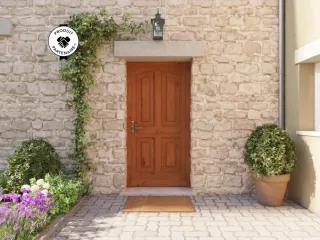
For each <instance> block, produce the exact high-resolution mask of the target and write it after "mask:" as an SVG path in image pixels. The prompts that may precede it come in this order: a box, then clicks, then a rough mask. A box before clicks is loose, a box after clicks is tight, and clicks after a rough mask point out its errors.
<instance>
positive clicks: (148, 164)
mask: <svg viewBox="0 0 320 240" xmlns="http://www.w3.org/2000/svg"><path fill="white" fill-rule="evenodd" d="M127 83H128V84H127V113H128V115H127V153H128V156H127V186H128V187H133V186H190V143H189V141H190V94H191V93H190V64H189V63H145V62H140V63H132V62H130V63H127ZM132 121H134V125H135V127H134V131H132V123H133V122H132Z"/></svg>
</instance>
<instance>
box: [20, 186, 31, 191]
mask: <svg viewBox="0 0 320 240" xmlns="http://www.w3.org/2000/svg"><path fill="white" fill-rule="evenodd" d="M22 189H25V190H27V191H28V192H29V191H30V186H29V185H28V184H25V185H23V186H22V187H21V191H22Z"/></svg>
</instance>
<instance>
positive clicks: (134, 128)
mask: <svg viewBox="0 0 320 240" xmlns="http://www.w3.org/2000/svg"><path fill="white" fill-rule="evenodd" d="M135 131H136V123H135V122H134V121H131V133H132V134H134V133H135Z"/></svg>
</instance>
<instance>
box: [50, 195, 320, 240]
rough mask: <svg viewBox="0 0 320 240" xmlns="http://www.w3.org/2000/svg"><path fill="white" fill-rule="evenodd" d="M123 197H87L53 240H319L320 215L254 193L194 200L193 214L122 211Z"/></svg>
mask: <svg viewBox="0 0 320 240" xmlns="http://www.w3.org/2000/svg"><path fill="white" fill-rule="evenodd" d="M125 200H126V198H125V197H121V196H117V195H100V196H90V197H88V198H87V199H86V200H85V201H84V203H83V205H82V207H81V208H80V209H79V210H78V211H77V212H76V213H75V214H74V215H73V216H71V217H70V218H69V219H67V220H66V222H65V226H64V228H63V229H62V230H61V232H59V233H57V234H56V236H54V237H52V239H55V240H59V239H61V240H62V239H63V240H65V239H105V240H131V239H133V240H166V239H172V240H180V239H183V240H233V239H236V240H244V239H250V240H256V239H259V240H271V239H281V240H286V239H288V240H289V239H290V240H305V239H307V240H320V216H317V215H316V214H313V213H311V212H310V211H308V210H307V209H304V208H302V207H300V206H299V205H297V204H295V203H293V202H291V201H286V202H285V203H284V204H283V206H281V207H276V208H273V207H265V206H262V205H260V204H259V203H258V201H257V200H256V198H255V197H254V195H248V194H246V195H210V196H197V197H192V201H193V203H194V206H195V208H196V212H195V213H124V212H121V208H122V206H123V205H124V203H125Z"/></svg>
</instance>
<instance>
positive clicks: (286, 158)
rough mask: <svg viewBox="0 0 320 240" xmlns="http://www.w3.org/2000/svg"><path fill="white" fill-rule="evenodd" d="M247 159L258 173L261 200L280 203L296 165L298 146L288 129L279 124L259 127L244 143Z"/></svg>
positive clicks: (246, 161) (258, 194)
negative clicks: (280, 126) (296, 146)
mask: <svg viewBox="0 0 320 240" xmlns="http://www.w3.org/2000/svg"><path fill="white" fill-rule="evenodd" d="M244 161H245V163H246V164H247V165H248V166H249V168H250V169H251V171H252V172H253V174H254V175H255V178H256V192H257V196H258V198H259V201H260V203H262V204H264V205H269V206H279V205H281V204H282V202H283V198H284V194H285V191H286V187H287V183H288V182H289V180H290V173H292V172H293V171H294V169H295V167H296V165H297V157H296V153H295V145H294V142H293V141H292V140H291V138H290V136H289V134H288V133H287V131H286V130H283V129H280V128H279V127H278V126H277V125H276V124H264V125H262V126H259V127H257V128H256V129H255V130H254V131H253V132H252V133H251V134H250V136H249V138H248V140H247V142H246V144H245V150H244Z"/></svg>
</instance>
